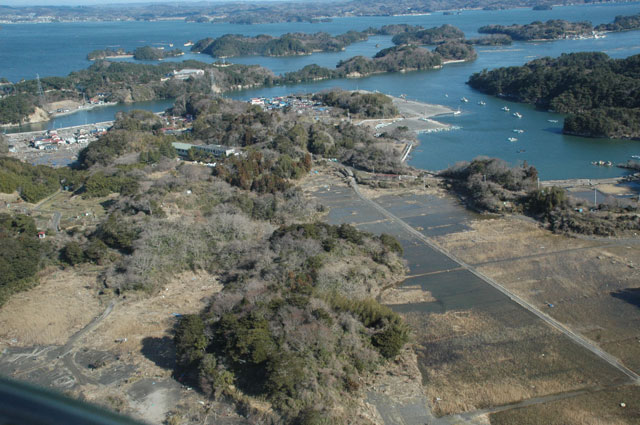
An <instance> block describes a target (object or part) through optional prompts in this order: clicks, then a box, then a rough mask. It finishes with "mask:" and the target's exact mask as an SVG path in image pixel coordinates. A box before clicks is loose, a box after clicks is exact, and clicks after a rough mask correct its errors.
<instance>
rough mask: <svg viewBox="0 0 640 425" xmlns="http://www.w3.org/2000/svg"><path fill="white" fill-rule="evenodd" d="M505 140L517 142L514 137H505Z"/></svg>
mask: <svg viewBox="0 0 640 425" xmlns="http://www.w3.org/2000/svg"><path fill="white" fill-rule="evenodd" d="M507 140H508V141H510V142H517V141H518V139H516V138H515V137H507Z"/></svg>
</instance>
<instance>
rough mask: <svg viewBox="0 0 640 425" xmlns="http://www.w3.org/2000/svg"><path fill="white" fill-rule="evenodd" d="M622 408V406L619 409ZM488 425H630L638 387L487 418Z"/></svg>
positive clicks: (637, 418)
mask: <svg viewBox="0 0 640 425" xmlns="http://www.w3.org/2000/svg"><path fill="white" fill-rule="evenodd" d="M623 406H624V407H623ZM490 420H491V424H492V425H513V424H518V425H539V424H545V425H633V424H638V423H640V387H638V386H623V387H618V388H610V389H607V390H604V391H596V392H593V393H588V394H584V395H579V396H577V397H574V398H571V399H564V400H557V401H552V402H548V403H545V404H540V405H535V406H528V407H523V408H518V409H512V410H507V411H504V412H499V413H494V414H492V415H490Z"/></svg>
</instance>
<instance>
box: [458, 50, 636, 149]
mask: <svg viewBox="0 0 640 425" xmlns="http://www.w3.org/2000/svg"><path fill="white" fill-rule="evenodd" d="M639 64H640V55H634V56H630V57H628V58H626V59H611V58H610V57H609V56H607V55H606V54H605V53H600V52H592V53H571V54H563V55H561V56H560V57H558V58H542V59H536V60H534V61H531V62H529V63H527V64H525V65H523V66H516V67H508V68H498V69H494V70H491V71H487V70H484V71H482V72H480V73H476V74H473V75H472V76H471V77H470V78H469V81H468V83H469V85H471V87H473V88H474V89H476V90H480V91H482V92H484V93H488V94H491V95H494V96H504V97H508V98H510V99H513V100H515V101H518V102H525V103H531V104H534V105H536V106H537V107H540V108H543V109H549V110H554V111H558V112H562V113H567V114H569V116H568V117H567V118H566V119H565V124H564V132H566V133H568V134H577V135H583V136H593V137H616V138H638V137H640V130H639V128H638V126H637V124H636V123H637V122H638V108H640V98H638V96H637V93H638V92H640V74H639V73H638V69H639Z"/></svg>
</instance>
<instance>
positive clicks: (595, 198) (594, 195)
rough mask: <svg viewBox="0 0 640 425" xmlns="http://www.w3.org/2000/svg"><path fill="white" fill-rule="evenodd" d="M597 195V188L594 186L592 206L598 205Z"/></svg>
mask: <svg viewBox="0 0 640 425" xmlns="http://www.w3.org/2000/svg"><path fill="white" fill-rule="evenodd" d="M597 196H598V189H596V188H595V187H594V188H593V206H594V207H597V206H598V202H597Z"/></svg>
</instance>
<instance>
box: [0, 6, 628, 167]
mask: <svg viewBox="0 0 640 425" xmlns="http://www.w3.org/2000/svg"><path fill="white" fill-rule="evenodd" d="M638 12H640V3H637V2H634V3H620V4H604V5H580V6H566V7H554V8H553V10H550V11H532V10H531V9H528V8H526V9H525V8H522V9H510V10H501V11H481V10H470V11H463V12H462V13H461V14H460V15H443V14H442V13H433V14H431V15H423V16H396V17H360V18H336V19H333V20H332V22H328V23H277V24H261V25H234V24H198V23H185V22H179V21H175V22H174V21H162V22H95V23H93V22H92V23H52V24H7V25H3V26H2V29H0V77H5V78H8V79H9V80H11V81H18V80H20V79H22V78H26V79H30V78H34V77H35V74H36V73H38V74H39V75H40V76H41V77H44V76H51V75H58V76H61V75H67V74H68V73H69V72H71V71H73V70H77V69H82V68H86V67H87V66H89V65H90V62H89V61H87V60H86V55H87V53H88V52H89V51H91V50H94V49H103V48H105V47H111V48H120V47H122V48H124V49H125V50H132V49H134V48H135V47H140V46H144V45H152V46H163V47H165V48H167V49H170V48H176V47H179V48H182V49H184V50H185V51H187V53H186V54H185V56H182V57H180V58H174V59H171V60H172V61H176V62H179V61H182V60H184V59H197V60H201V61H204V62H213V61H215V60H216V59H214V58H211V57H210V56H208V55H198V54H192V53H189V52H188V47H184V46H183V44H184V43H186V42H187V41H188V40H193V41H197V40H199V39H201V38H204V37H218V36H221V35H223V34H227V33H234V34H245V35H257V34H270V35H274V36H277V35H281V34H283V33H286V32H307V33H308V32H316V31H326V32H329V33H331V34H340V33H344V32H346V31H347V30H350V29H354V30H363V29H365V28H368V27H371V26H373V27H380V26H382V25H387V24H392V23H408V24H412V25H422V26H424V27H433V26H437V25H442V24H444V23H449V24H452V25H455V26H457V27H459V28H460V29H462V30H463V31H464V32H465V34H466V35H467V37H476V36H478V34H477V29H478V28H479V27H480V26H482V25H487V24H503V25H509V24H512V23H518V24H525V23H529V22H532V21H534V20H541V21H545V20H548V19H566V20H570V21H580V20H587V21H590V22H592V23H593V24H599V23H606V22H611V21H612V20H613V19H614V17H615V16H617V15H631V14H635V13H638ZM169 44H173V45H174V47H169ZM391 45H392V43H391V37H387V36H374V37H371V38H370V39H369V40H367V41H364V42H361V43H356V44H353V45H351V46H349V47H347V49H346V50H345V51H342V52H336V53H319V54H314V55H309V56H295V57H280V58H264V57H255V56H252V57H241V58H231V59H227V61H228V62H233V63H242V64H260V65H262V66H265V67H267V68H269V69H271V70H272V71H273V72H274V73H276V74H283V73H285V72H289V71H295V70H298V69H300V68H302V67H303V66H305V65H308V64H311V63H317V64H319V65H321V66H326V67H334V66H335V65H336V64H337V62H338V61H340V60H342V59H347V58H349V57H352V56H354V55H364V56H373V55H374V54H375V53H376V52H377V51H379V50H380V49H382V48H385V47H389V46H391ZM477 50H478V59H477V60H475V61H473V62H469V63H455V64H449V65H446V66H444V67H443V68H442V69H440V70H430V71H421V72H410V73H394V74H383V75H375V76H371V77H366V78H359V79H340V80H329V81H319V82H314V83H305V84H297V85H293V86H275V87H265V88H260V89H254V90H244V91H237V92H231V93H227V94H226V96H228V97H231V98H234V99H239V100H248V99H249V98H251V97H258V96H267V97H270V96H280V95H285V94H289V93H297V92H300V93H308V92H315V91H319V90H323V89H327V88H333V87H340V88H342V89H348V90H351V89H365V90H371V91H374V90H378V91H380V92H382V93H387V94H390V95H395V96H398V95H401V94H406V95H407V97H408V98H411V99H415V100H419V101H423V102H428V103H438V104H443V105H447V106H450V107H452V108H453V109H458V108H460V110H461V112H462V113H461V114H459V115H456V116H453V115H450V116H442V117H439V118H438V119H439V120H441V121H444V122H448V123H451V124H452V125H454V126H455V128H456V129H455V130H451V131H447V132H440V133H430V134H422V135H420V136H419V139H420V142H421V144H420V146H419V147H418V148H417V149H416V150H415V151H414V152H413V155H412V158H411V160H410V162H409V163H410V164H411V165H414V166H417V167H420V168H426V169H432V170H436V169H442V168H446V167H447V166H449V165H452V164H454V163H455V162H457V161H460V160H470V159H472V158H474V157H476V156H479V155H486V156H492V157H499V158H502V159H504V160H506V161H508V162H509V163H511V164H514V165H515V164H518V163H522V162H523V161H527V162H528V163H530V164H533V165H535V166H536V167H537V168H538V170H539V172H540V176H541V178H543V179H561V178H603V177H614V176H620V175H624V174H625V171H624V170H622V169H619V168H616V167H597V166H593V165H591V164H590V162H591V161H597V160H603V161H612V162H614V163H617V162H625V161H626V160H627V159H629V158H630V156H631V155H636V154H640V142H638V141H628V140H605V139H588V138H581V137H573V136H565V135H563V134H562V133H561V127H562V120H563V116H562V115H560V114H554V113H548V112H544V111H539V110H536V109H535V108H534V107H532V106H529V105H523V104H516V103H511V102H507V101H504V100H503V99H499V98H494V97H490V96H486V95H483V94H481V93H479V92H477V91H475V90H472V89H471V88H470V87H469V86H468V85H467V84H466V81H467V80H468V78H469V76H470V75H471V74H472V73H474V72H478V71H481V70H482V69H492V68H496V67H500V66H517V65H522V64H524V63H526V62H528V61H530V60H532V59H535V58H538V57H543V56H552V57H555V56H559V55H560V54H562V53H569V52H579V51H603V52H605V53H607V54H608V55H610V56H611V57H614V58H624V57H627V56H630V55H633V54H638V53H640V32H637V31H630V32H623V33H611V34H607V37H606V38H603V39H586V40H559V41H553V42H525V43H523V42H516V43H514V44H513V45H511V46H496V47H479V48H478V49H477ZM177 67H178V68H179V66H177ZM462 97H465V98H467V99H468V100H469V102H468V103H464V102H461V100H460V99H461V98H462ZM480 101H482V102H485V103H486V105H484V106H483V105H480V104H478V102H480ZM170 105H171V101H157V102H140V103H135V104H131V105H116V106H107V107H102V108H96V109H93V110H88V111H80V112H78V113H75V114H72V115H67V116H63V117H59V118H56V119H54V120H52V121H50V122H48V123H44V124H43V125H40V126H37V127H35V128H28V129H36V128H59V127H66V126H72V125H80V124H86V123H92V122H101V121H106V120H110V119H113V116H114V114H115V113H116V112H117V111H120V110H130V109H146V110H151V111H154V112H158V111H161V110H164V109H165V108H167V107H168V106H170ZM503 106H507V107H509V108H510V112H509V113H507V112H504V111H502V110H501V108H502V107H503ZM514 111H517V112H519V113H521V114H522V118H520V119H519V118H516V117H514V116H513V115H512V113H513V112H514ZM553 121H557V122H553ZM515 129H518V130H524V132H523V133H514V132H513V130H515ZM25 130H27V129H23V131H25ZM509 137H515V138H517V139H518V140H517V141H515V142H510V141H508V140H507V139H508V138H509Z"/></svg>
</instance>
